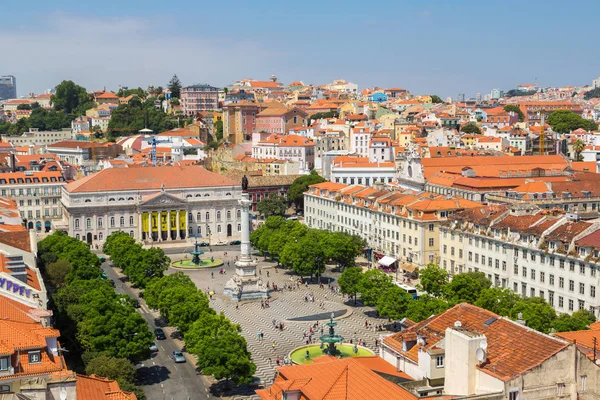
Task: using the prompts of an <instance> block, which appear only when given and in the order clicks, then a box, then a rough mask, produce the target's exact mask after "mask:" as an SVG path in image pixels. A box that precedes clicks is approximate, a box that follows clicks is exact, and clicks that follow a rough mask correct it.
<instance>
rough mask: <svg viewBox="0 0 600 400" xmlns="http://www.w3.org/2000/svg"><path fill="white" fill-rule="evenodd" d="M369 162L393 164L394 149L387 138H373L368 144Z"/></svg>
mask: <svg viewBox="0 0 600 400" xmlns="http://www.w3.org/2000/svg"><path fill="white" fill-rule="evenodd" d="M369 160H371V161H372V162H393V161H394V148H393V147H392V140H391V139H390V137H389V136H373V137H371V142H370V143H369Z"/></svg>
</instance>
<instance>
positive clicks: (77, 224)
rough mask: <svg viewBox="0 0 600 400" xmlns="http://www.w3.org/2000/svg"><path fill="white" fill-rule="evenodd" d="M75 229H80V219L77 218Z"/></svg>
mask: <svg viewBox="0 0 600 400" xmlns="http://www.w3.org/2000/svg"><path fill="white" fill-rule="evenodd" d="M75 229H79V218H75Z"/></svg>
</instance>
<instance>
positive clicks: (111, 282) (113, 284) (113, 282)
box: [109, 279, 117, 287]
mask: <svg viewBox="0 0 600 400" xmlns="http://www.w3.org/2000/svg"><path fill="white" fill-rule="evenodd" d="M109 282H110V284H111V285H112V287H115V286H117V285H116V284H115V281H113V280H112V279H111V280H110V281H109Z"/></svg>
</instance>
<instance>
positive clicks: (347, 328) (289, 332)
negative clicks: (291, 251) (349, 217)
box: [184, 252, 389, 399]
mask: <svg viewBox="0 0 600 400" xmlns="http://www.w3.org/2000/svg"><path fill="white" fill-rule="evenodd" d="M236 254H237V253H236ZM210 255H214V256H215V257H219V258H221V257H222V258H221V259H223V260H225V261H227V260H231V262H230V265H229V266H227V262H226V263H225V268H224V269H225V272H226V273H225V274H223V275H221V274H219V268H212V269H205V270H194V271H184V273H186V274H188V275H189V276H190V278H191V279H192V280H193V281H194V282H195V283H196V285H197V287H198V288H200V289H201V290H203V291H207V290H208V289H209V288H210V290H212V291H214V292H215V296H213V300H212V301H211V306H212V307H213V308H214V309H215V310H217V311H223V312H224V313H225V315H226V316H227V318H229V319H230V320H231V321H232V322H234V323H238V324H240V325H241V327H242V334H243V335H244V337H245V338H246V341H247V342H248V349H249V351H250V352H251V353H252V359H253V361H254V362H255V363H256V366H257V370H256V376H257V377H259V378H260V379H261V380H262V382H263V383H264V384H265V385H270V384H271V383H272V381H273V377H274V372H275V369H274V367H275V359H276V358H277V356H279V357H280V358H281V359H283V357H284V356H287V355H288V354H289V352H290V351H291V350H292V349H294V348H296V347H298V346H302V345H304V341H303V332H308V330H309V327H310V325H312V323H308V322H295V321H288V320H287V319H288V318H293V317H301V316H309V315H316V314H322V313H327V314H329V313H331V312H332V311H338V310H343V309H346V310H347V312H346V314H345V315H344V316H342V317H340V318H338V319H336V321H337V323H338V326H337V327H336V333H337V334H339V335H342V336H343V337H344V338H345V339H346V340H345V341H346V342H349V341H350V339H353V341H354V342H356V341H357V340H360V339H362V340H364V341H366V347H368V348H369V349H371V350H373V351H374V352H375V353H376V354H377V351H376V347H375V339H376V338H379V336H380V335H382V334H388V333H389V332H388V331H384V332H379V331H376V330H375V328H374V326H375V325H381V324H384V323H386V320H385V319H382V318H376V317H375V313H374V309H373V308H370V307H353V306H352V305H351V304H350V306H349V305H346V304H345V303H344V301H345V300H346V299H344V297H343V296H341V295H337V294H335V293H332V292H331V291H330V290H329V289H328V287H327V284H325V286H324V288H323V289H321V288H319V286H318V285H317V284H310V285H309V287H308V288H307V287H306V286H305V285H302V286H301V287H300V288H298V289H296V290H292V291H289V290H286V291H277V292H272V293H271V300H270V307H269V308H265V309H262V308H261V305H260V302H259V301H258V302H246V303H240V304H238V305H237V307H236V303H232V302H230V301H229V300H228V299H227V298H226V297H224V296H223V295H222V293H223V287H224V284H225V282H227V280H228V279H229V278H230V277H231V275H232V274H233V273H234V271H235V267H234V265H233V261H232V258H233V257H232V255H231V252H229V254H228V256H225V255H224V254H223V252H221V253H217V252H215V253H211V254H209V256H210ZM274 265H275V264H273V263H270V262H266V261H263V260H262V258H260V257H259V266H258V269H259V270H260V271H261V275H260V276H261V277H262V279H263V281H269V282H270V283H275V284H276V285H277V286H278V288H282V287H283V286H284V285H285V284H286V283H288V284H290V283H292V282H294V281H295V280H297V278H298V277H297V276H292V275H290V274H289V273H288V272H286V271H284V270H281V269H279V271H278V272H275V268H274ZM211 273H212V276H211ZM267 273H268V275H269V276H267ZM338 276H339V273H334V272H332V271H331V270H328V271H327V272H326V273H325V274H324V278H330V279H332V285H333V286H336V285H337V284H336V279H337V277H338ZM307 294H312V295H314V302H310V301H309V302H305V300H304V297H305V295H307ZM273 320H276V321H278V322H279V321H282V322H284V325H285V327H284V330H283V331H280V330H278V329H275V328H274V326H273V322H272V321H273ZM365 321H366V322H367V323H370V324H372V325H373V327H372V328H370V329H369V328H365ZM323 322H326V321H324V320H321V321H319V327H320V326H321V324H322V323H323ZM313 323H314V322H313ZM325 328H327V327H325ZM259 332H262V333H263V334H264V340H259V339H258V333H259ZM325 332H327V329H325ZM318 336H320V328H319V331H318V332H317V335H316V337H317V338H318ZM273 343H275V346H273ZM317 343H319V342H318V340H317ZM269 360H270V361H269ZM234 398H240V399H242V398H243V399H247V398H255V397H247V396H245V397H235V396H234ZM256 398H258V397H256Z"/></svg>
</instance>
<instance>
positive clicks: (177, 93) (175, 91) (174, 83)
mask: <svg viewBox="0 0 600 400" xmlns="http://www.w3.org/2000/svg"><path fill="white" fill-rule="evenodd" d="M167 87H168V88H169V90H170V91H171V98H173V97H176V98H178V99H179V98H180V97H181V81H180V80H179V78H178V77H177V74H175V75H173V77H172V78H171V80H170V81H169V84H168V85H167Z"/></svg>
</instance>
